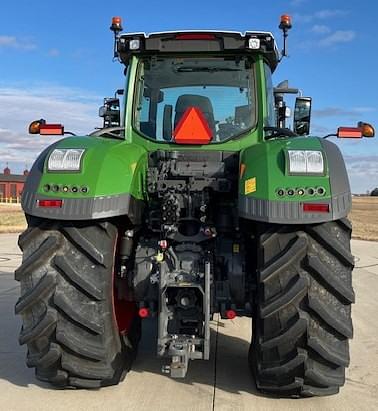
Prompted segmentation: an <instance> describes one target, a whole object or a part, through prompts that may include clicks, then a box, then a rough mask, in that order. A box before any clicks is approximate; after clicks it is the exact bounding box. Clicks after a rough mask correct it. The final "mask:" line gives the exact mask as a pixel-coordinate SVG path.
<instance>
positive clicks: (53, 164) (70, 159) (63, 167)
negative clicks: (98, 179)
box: [47, 148, 85, 171]
mask: <svg viewBox="0 0 378 411" xmlns="http://www.w3.org/2000/svg"><path fill="white" fill-rule="evenodd" d="M84 151H85V150H84V149H83V148H69V149H66V148H58V149H55V150H53V151H52V152H51V154H50V156H49V160H48V163H47V169H48V171H80V163H81V158H82V156H83V154H84Z"/></svg>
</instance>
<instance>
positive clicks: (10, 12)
mask: <svg viewBox="0 0 378 411" xmlns="http://www.w3.org/2000/svg"><path fill="white" fill-rule="evenodd" d="M283 13H289V14H291V15H292V16H293V29H292V30H291V32H290V36H289V54H290V57H289V58H288V59H285V61H284V62H283V63H282V64H281V65H280V66H279V68H278V69H277V70H276V72H275V74H274V83H275V84H277V83H279V82H280V81H282V80H285V79H288V80H289V83H290V84H291V85H292V86H293V87H298V88H300V89H301V90H302V91H303V94H304V95H309V96H311V97H312V98H313V123H312V132H313V134H316V135H324V134H327V133H329V132H332V131H334V130H335V129H336V128H337V127H338V126H340V125H355V124H356V123H357V121H358V120H363V121H368V122H371V123H373V124H375V125H376V126H378V122H377V116H378V86H377V83H376V81H377V80H376V78H377V76H376V67H377V65H378V53H377V51H378V47H377V32H376V28H375V27H376V24H377V19H378V2H373V1H371V0H360V1H340V0H334V1H324V0H318V1H311V0H288V1H270V2H261V1H259V2H257V1H252V0H249V1H239V2H230V1H226V0H218V1H204V0H202V1H200V0H191V2H178V1H171V0H168V1H164V0H161V1H144V2H141V1H139V2H126V1H124V2H121V1H112V2H103V1H88V0H82V1H81V0H76V1H72V0H64V1H56V0H50V1H37V0H36V1H33V2H31V1H27V0H18V1H17V2H16V1H13V2H3V4H2V11H1V15H0V169H2V168H3V167H5V164H6V162H9V165H10V167H11V168H12V171H14V172H20V171H22V170H23V168H24V167H25V165H27V166H28V167H30V166H31V164H32V162H33V159H34V158H35V157H36V155H37V154H38V152H39V151H40V150H41V149H42V148H43V147H44V146H46V145H48V144H50V143H51V142H52V141H53V139H52V138H50V137H34V136H29V135H28V134H27V133H26V127H27V124H28V123H29V122H30V121H31V120H33V119H35V118H40V117H43V118H46V119H47V120H48V121H51V122H63V123H64V124H65V126H66V129H67V130H68V129H69V130H75V131H78V132H83V133H84V132H87V131H89V130H91V129H93V128H94V127H95V126H99V125H100V124H101V122H100V119H99V118H98V117H97V112H98V106H99V105H100V104H101V102H102V98H103V97H105V96H108V95H112V94H113V91H114V90H115V89H116V88H119V87H122V85H123V75H122V67H121V66H120V65H119V64H117V63H113V62H112V34H111V32H110V31H109V25H110V20H111V17H112V16H114V15H120V16H122V17H123V21H124V29H125V31H132V32H133V31H145V32H152V31H162V30H175V29H203V28H209V29H227V30H237V31H245V30H266V31H272V32H273V33H274V34H275V37H276V39H277V41H278V44H279V45H281V44H282V43H281V36H280V31H279V30H278V28H277V26H278V20H279V16H280V15H281V14H283ZM337 143H338V144H339V146H340V147H341V149H342V151H343V153H344V156H345V159H346V162H347V167H348V171H349V175H350V180H351V184H352V191H353V192H365V191H366V190H371V189H372V188H374V187H377V186H378V139H370V140H368V139H364V140H356V141H341V140H338V141H337Z"/></svg>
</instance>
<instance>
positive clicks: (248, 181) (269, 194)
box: [239, 137, 351, 224]
mask: <svg viewBox="0 0 378 411" xmlns="http://www.w3.org/2000/svg"><path fill="white" fill-rule="evenodd" d="M295 149H297V150H319V151H322V152H323V157H324V162H325V170H324V174H323V175H308V174H307V175H290V174H289V172H288V169H287V157H286V156H287V150H295ZM282 192H284V193H285V194H284V195H282ZM292 193H294V194H292ZM302 193H303V194H302ZM304 203H311V204H312V203H314V204H317V203H318V204H326V205H328V212H327V211H326V212H313V211H311V212H307V211H306V212H305V211H304V207H303V204H304ZM326 209H327V207H326ZM350 209H351V194H350V187H349V180H348V175H347V172H346V169H345V164H344V160H343V158H342V155H341V153H340V150H339V149H338V147H337V146H336V145H335V144H333V143H331V142H329V141H326V140H324V139H320V138H317V137H310V138H305V137H303V138H302V137H297V138H290V139H289V138H288V139H275V140H267V141H265V142H261V143H258V144H256V145H253V146H250V147H248V148H246V149H244V150H242V151H241V153H240V180H239V215H240V216H241V217H243V218H247V219H250V220H255V221H263V222H270V223H278V224H301V223H319V222H325V221H332V220H337V219H339V218H342V217H345V216H347V215H348V213H349V211H350Z"/></svg>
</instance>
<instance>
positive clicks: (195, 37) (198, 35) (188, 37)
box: [175, 33, 217, 40]
mask: <svg viewBox="0 0 378 411" xmlns="http://www.w3.org/2000/svg"><path fill="white" fill-rule="evenodd" d="M216 39H217V38H216V37H215V36H214V34H207V33H188V34H177V35H176V36H175V40H216Z"/></svg>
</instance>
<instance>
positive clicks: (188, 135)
mask: <svg viewBox="0 0 378 411" xmlns="http://www.w3.org/2000/svg"><path fill="white" fill-rule="evenodd" d="M173 137H174V140H175V143H178V144H209V143H210V140H211V139H212V137H213V132H212V131H211V129H210V127H209V125H208V123H207V120H206V118H205V116H204V115H203V113H202V111H201V110H200V109H199V108H198V107H188V109H187V110H186V111H185V113H184V114H183V116H182V117H181V119H180V121H179V122H178V124H177V126H176V127H175V129H174V131H173Z"/></svg>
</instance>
